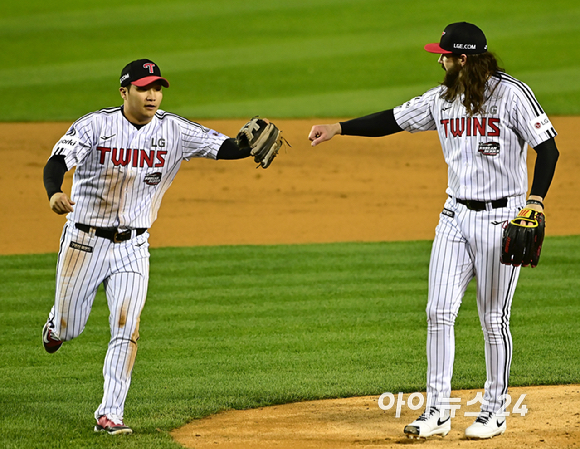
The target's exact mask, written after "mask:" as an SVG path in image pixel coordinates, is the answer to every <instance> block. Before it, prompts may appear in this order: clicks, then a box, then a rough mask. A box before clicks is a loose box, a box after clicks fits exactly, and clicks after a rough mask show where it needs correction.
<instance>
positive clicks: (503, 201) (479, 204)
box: [455, 198, 507, 211]
mask: <svg viewBox="0 0 580 449" xmlns="http://www.w3.org/2000/svg"><path fill="white" fill-rule="evenodd" d="M455 201H457V202H458V203H459V204H463V205H464V206H466V207H467V208H468V209H469V210H476V211H480V210H486V209H487V205H488V204H491V208H492V209H498V208H500V207H507V198H500V199H499V200H495V201H491V202H490V203H486V202H485V201H474V200H460V199H459V198H455Z"/></svg>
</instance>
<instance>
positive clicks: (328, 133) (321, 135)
mask: <svg viewBox="0 0 580 449" xmlns="http://www.w3.org/2000/svg"><path fill="white" fill-rule="evenodd" d="M341 131H342V130H341V127H340V123H334V124H332V125H315V126H313V127H312V130H311V131H310V134H309V135H308V140H310V141H311V142H312V144H311V145H312V146H313V147H315V146H316V145H318V144H319V143H321V142H326V141H327V140H330V139H332V138H333V137H334V136H336V135H337V134H340V133H341Z"/></svg>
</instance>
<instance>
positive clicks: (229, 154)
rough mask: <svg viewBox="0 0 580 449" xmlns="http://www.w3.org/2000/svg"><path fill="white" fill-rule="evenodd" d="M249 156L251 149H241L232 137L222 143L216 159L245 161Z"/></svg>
mask: <svg viewBox="0 0 580 449" xmlns="http://www.w3.org/2000/svg"><path fill="white" fill-rule="evenodd" d="M249 155H250V148H244V149H240V147H239V146H238V144H237V143H236V140H235V139H233V138H231V137H230V138H229V139H226V140H224V142H223V143H222V146H221V147H220V149H219V150H218V154H217V156H216V159H230V160H232V159H243V158H245V157H248V156H249Z"/></svg>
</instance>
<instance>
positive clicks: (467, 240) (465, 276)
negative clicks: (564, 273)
mask: <svg viewBox="0 0 580 449" xmlns="http://www.w3.org/2000/svg"><path fill="white" fill-rule="evenodd" d="M524 202H525V198H524V197H523V196H521V197H513V198H509V199H508V205H507V207H505V208H498V209H488V210H484V211H472V210H469V209H468V208H467V207H466V206H464V205H462V204H459V203H457V202H456V201H455V200H454V199H452V198H449V199H448V200H447V201H446V202H445V208H444V211H443V213H442V214H441V216H440V220H439V225H438V226H437V228H436V233H435V240H434V242H433V248H432V251H431V261H430V264H429V298H428V303H427V310H426V311H427V364H428V368H427V396H428V398H430V402H429V403H428V404H434V405H439V406H440V405H441V404H445V403H448V402H447V401H445V399H447V398H449V397H450V395H451V378H452V376H453V362H454V358H455V335H454V324H455V319H456V317H457V314H458V312H459V307H460V305H461V301H462V299H463V296H464V294H465V290H466V289H467V286H468V284H469V282H470V281H471V279H473V277H475V278H476V279H477V309H478V313H479V320H480V323H481V327H482V329H483V336H484V340H485V361H486V367H487V381H486V383H485V392H484V396H483V399H484V400H483V405H482V407H481V410H482V411H491V412H496V411H498V410H499V409H500V408H501V407H502V405H503V401H502V399H501V396H502V395H503V394H507V388H508V379H509V372H510V366H511V360H512V336H511V333H510V328H509V322H510V312H511V304H512V298H513V295H514V292H515V289H516V284H517V280H518V276H519V272H520V267H517V268H516V267H512V266H509V265H503V264H502V263H501V262H500V255H501V238H502V232H503V227H502V224H498V223H499V222H504V221H505V220H511V219H512V218H514V217H515V216H516V215H517V213H518V211H519V209H521V208H522V207H523V206H524ZM494 223H495V224H494Z"/></svg>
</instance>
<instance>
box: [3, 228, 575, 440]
mask: <svg viewBox="0 0 580 449" xmlns="http://www.w3.org/2000/svg"><path fill="white" fill-rule="evenodd" d="M579 251H580V236H575V237H550V238H548V239H547V241H546V243H545V245H544V251H543V254H542V260H541V263H540V265H539V266H538V267H537V268H536V269H533V270H532V269H530V268H528V269H525V270H523V271H522V275H521V278H520V283H519V287H518V291H517V293H516V296H515V298H514V304H513V310H512V333H513V337H514V358H513V366H512V375H511V384H512V385H513V386H516V385H541V384H566V383H578V382H580V345H579V342H580V338H579V337H580V335H579V333H580V330H579V329H578V322H579V320H580V304H579V303H578V297H577V292H578V291H579V289H580V279H579V278H578V272H579V269H580V261H579V260H578V258H577V257H575V254H578V252H579ZM429 252H430V242H427V241H416V242H394V243H346V244H317V245H283V246H221V247H220V246H218V247H193V248H166V249H154V250H152V251H151V264H152V265H151V282H150V292H149V296H148V302H147V305H146V307H145V310H144V312H143V315H142V321H141V340H140V343H139V355H138V357H137V362H136V365H135V369H134V376H133V384H132V386H131V390H130V392H129V397H128V400H127V407H126V412H125V418H126V422H127V423H128V424H130V425H131V426H133V428H134V430H135V432H136V434H134V435H132V436H127V437H121V438H119V437H116V438H115V437H111V436H109V435H100V434H95V433H94V432H93V431H92V426H93V422H94V421H93V417H92V415H93V412H94V409H95V408H96V406H97V405H98V404H99V402H100V399H101V395H102V377H101V371H102V363H103V359H104V355H105V350H106V345H107V342H108V338H109V336H108V333H109V331H108V322H107V316H108V310H107V306H106V302H105V297H104V294H103V292H102V291H100V292H99V294H98V296H97V299H96V302H95V306H94V309H93V312H92V314H91V316H90V318H89V322H88V325H87V328H86V330H85V332H84V333H83V334H82V335H81V336H80V337H79V338H77V339H76V340H73V341H71V342H67V343H65V344H64V345H63V347H62V348H61V349H60V350H59V351H58V352H57V353H56V354H52V355H51V354H47V353H45V352H44V349H43V348H42V345H41V338H40V334H41V328H42V325H43V323H44V321H45V320H46V315H47V313H48V311H49V309H50V307H51V305H52V295H53V288H54V287H53V282H54V268H55V263H56V255H55V254H45V255H27V256H3V257H0V273H1V275H0V277H1V279H2V282H1V283H0V329H2V337H3V339H2V344H1V348H2V357H1V359H0V376H1V377H2V383H0V401H1V403H0V426H1V431H0V433H1V435H2V437H1V441H2V444H0V446H1V447H5V448H27V449H29V448H46V447H51V448H79V447H83V448H91V447H94V448H97V447H98V448H108V447H135V448H171V447H177V445H175V444H174V443H173V442H172V441H171V439H170V437H169V435H168V432H169V431H170V430H171V429H173V428H175V427H177V426H180V425H182V424H184V423H186V422H188V421H190V420H192V419H194V418H200V417H203V416H207V415H209V414H212V413H215V412H218V411H220V410H224V409H230V408H235V409H243V408H250V407H258V406H264V405H269V404H280V403H286V402H292V401H301V400H309V399H317V398H331V397H346V396H352V395H379V394H381V393H383V392H394V393H397V392H400V391H403V392H411V391H424V388H425V386H424V379H425V370H426V357H425V350H424V346H425V338H426V322H425V312H424V309H425V304H426V295H427V270H428V260H429ZM474 295H475V291H474V286H473V285H471V286H470V288H469V291H468V293H467V295H466V298H465V300H464V304H463V305H462V308H461V311H460V315H459V318H458V320H457V324H456V337H457V338H456V340H457V356H456V364H455V376H454V381H453V388H454V389H459V388H481V387H482V385H483V383H484V381H485V364H484V355H483V336H482V332H481V328H480V326H479V322H478V318H477V310H476V306H475V297H474Z"/></svg>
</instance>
